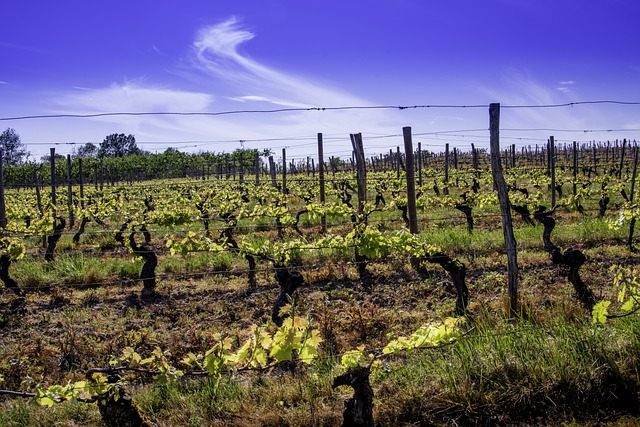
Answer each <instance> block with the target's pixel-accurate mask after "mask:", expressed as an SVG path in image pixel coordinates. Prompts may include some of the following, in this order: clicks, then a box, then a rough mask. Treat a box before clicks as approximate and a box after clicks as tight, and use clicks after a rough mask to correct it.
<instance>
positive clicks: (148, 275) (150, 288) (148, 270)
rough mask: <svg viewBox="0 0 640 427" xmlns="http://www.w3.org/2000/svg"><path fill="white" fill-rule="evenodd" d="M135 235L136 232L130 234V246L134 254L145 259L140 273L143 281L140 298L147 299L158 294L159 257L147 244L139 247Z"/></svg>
mask: <svg viewBox="0 0 640 427" xmlns="http://www.w3.org/2000/svg"><path fill="white" fill-rule="evenodd" d="M135 234H136V233H135V232H132V233H131V234H129V245H130V246H131V250H132V251H133V253H134V254H136V255H137V256H140V257H142V258H143V259H144V264H143V265H142V270H141V271H140V280H141V281H142V292H141V294H140V296H141V297H143V298H147V297H151V296H153V295H155V293H156V267H157V266H158V257H157V256H156V253H155V251H154V250H153V249H151V247H149V246H147V244H144V243H143V244H142V245H140V246H138V245H137V243H136V239H135Z"/></svg>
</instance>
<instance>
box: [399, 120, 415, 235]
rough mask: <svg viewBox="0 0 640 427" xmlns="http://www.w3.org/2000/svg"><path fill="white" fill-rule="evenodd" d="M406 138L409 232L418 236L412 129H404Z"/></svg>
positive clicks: (407, 127) (403, 133)
mask: <svg viewBox="0 0 640 427" xmlns="http://www.w3.org/2000/svg"><path fill="white" fill-rule="evenodd" d="M402 136H403V138H404V155H405V156H406V169H407V171H406V173H405V176H406V178H407V214H408V216H409V231H410V232H411V234H418V213H417V210H416V179H415V171H414V161H413V140H412V139H411V127H410V126H405V127H403V128H402Z"/></svg>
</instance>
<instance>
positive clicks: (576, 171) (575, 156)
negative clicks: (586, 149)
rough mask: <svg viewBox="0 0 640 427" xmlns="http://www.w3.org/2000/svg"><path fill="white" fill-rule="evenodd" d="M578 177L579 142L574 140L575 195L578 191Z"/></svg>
mask: <svg viewBox="0 0 640 427" xmlns="http://www.w3.org/2000/svg"><path fill="white" fill-rule="evenodd" d="M577 179H578V143H577V142H576V141H573V195H574V196H575V195H576V194H577V192H578V189H577Z"/></svg>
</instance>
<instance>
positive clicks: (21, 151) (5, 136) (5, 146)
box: [0, 128, 31, 165]
mask: <svg viewBox="0 0 640 427" xmlns="http://www.w3.org/2000/svg"><path fill="white" fill-rule="evenodd" d="M0 148H1V149H2V155H3V159H4V164H5V165H18V164H21V163H23V161H24V159H25V158H26V157H29V155H30V154H31V153H29V152H28V151H27V149H26V148H25V147H24V144H23V143H22V142H21V141H20V135H18V133H17V132H16V131H15V130H13V129H11V128H7V130H5V131H4V132H2V134H1V135H0Z"/></svg>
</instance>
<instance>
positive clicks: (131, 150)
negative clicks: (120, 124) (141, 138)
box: [98, 133, 142, 157]
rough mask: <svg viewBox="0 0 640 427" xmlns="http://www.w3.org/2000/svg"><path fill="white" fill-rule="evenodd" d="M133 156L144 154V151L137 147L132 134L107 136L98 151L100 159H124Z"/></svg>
mask: <svg viewBox="0 0 640 427" xmlns="http://www.w3.org/2000/svg"><path fill="white" fill-rule="evenodd" d="M131 154H142V150H141V149H140V148H138V146H137V145H136V137H135V136H133V135H131V134H129V135H125V134H124V133H113V134H111V135H107V137H106V138H105V139H104V141H102V143H100V149H98V157H124V156H129V155H131Z"/></svg>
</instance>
